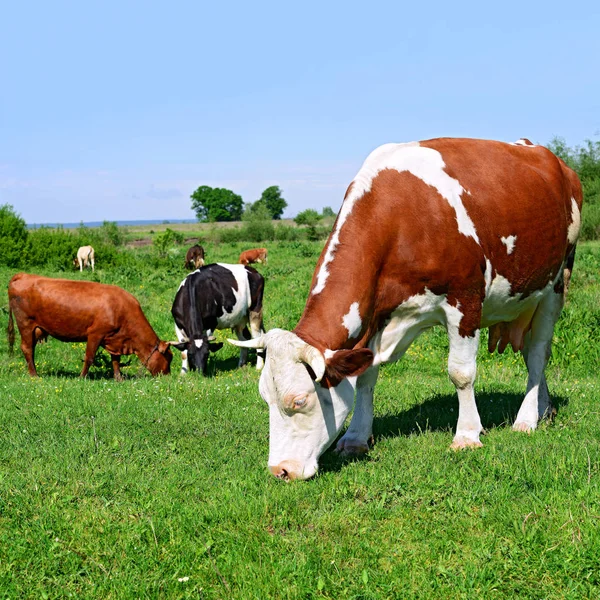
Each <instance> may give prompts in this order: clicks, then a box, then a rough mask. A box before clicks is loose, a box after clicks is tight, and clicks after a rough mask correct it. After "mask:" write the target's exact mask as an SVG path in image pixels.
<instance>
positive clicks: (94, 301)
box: [8, 273, 145, 339]
mask: <svg viewBox="0 0 600 600" xmlns="http://www.w3.org/2000/svg"><path fill="white" fill-rule="evenodd" d="M8 295H9V302H10V305H11V308H12V309H13V311H14V313H15V316H16V317H17V320H19V319H20V318H26V319H28V320H29V321H31V322H34V323H35V324H36V325H37V326H38V327H40V328H41V329H42V330H44V331H45V332H47V333H49V334H50V335H52V336H53V337H57V338H58V339H84V338H85V336H86V335H87V333H88V332H89V330H90V329H92V328H98V327H101V328H102V329H103V330H106V331H111V330H115V329H118V328H122V327H125V326H127V324H128V323H135V322H137V321H139V319H140V315H142V317H143V313H142V312H141V308H140V305H139V302H138V301H137V300H136V299H135V298H134V297H133V296H132V295H131V294H129V293H128V292H126V291H125V290H122V289H121V288H119V287H117V286H114V285H107V284H100V283H95V282H89V281H73V280H69V279H54V278H50V277H42V276H38V275H29V274H26V273H19V274H17V275H15V276H14V277H13V278H12V279H11V280H10V283H9V286H8ZM143 319H144V321H145V317H143Z"/></svg>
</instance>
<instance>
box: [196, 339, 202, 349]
mask: <svg viewBox="0 0 600 600" xmlns="http://www.w3.org/2000/svg"><path fill="white" fill-rule="evenodd" d="M203 343H204V340H194V345H195V346H196V348H202V344H203Z"/></svg>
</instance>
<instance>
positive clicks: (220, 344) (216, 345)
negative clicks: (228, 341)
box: [208, 342, 223, 352]
mask: <svg viewBox="0 0 600 600" xmlns="http://www.w3.org/2000/svg"><path fill="white" fill-rule="evenodd" d="M208 347H209V348H210V351H211V352H216V351H217V350H220V349H221V348H222V347H223V342H210V344H208Z"/></svg>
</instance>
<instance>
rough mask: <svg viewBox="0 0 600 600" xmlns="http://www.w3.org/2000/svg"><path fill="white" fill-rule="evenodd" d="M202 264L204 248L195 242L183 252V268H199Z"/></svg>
mask: <svg viewBox="0 0 600 600" xmlns="http://www.w3.org/2000/svg"><path fill="white" fill-rule="evenodd" d="M203 265H204V248H203V247H202V246H199V245H198V244H195V245H194V246H192V247H191V248H190V249H189V250H188V251H187V252H186V254H185V268H186V269H190V270H193V269H199V268H200V267H201V266H203Z"/></svg>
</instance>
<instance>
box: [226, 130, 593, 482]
mask: <svg viewBox="0 0 600 600" xmlns="http://www.w3.org/2000/svg"><path fill="white" fill-rule="evenodd" d="M582 199H583V196H582V190H581V183H580V182H579V180H578V178H577V175H576V174H575V172H574V171H573V170H571V169H570V168H569V167H568V166H567V165H566V164H565V163H564V162H563V161H562V160H560V159H559V158H557V157H556V156H555V155H554V154H552V152H550V150H548V149H547V148H544V147H543V146H535V145H533V144H532V143H531V142H529V141H527V140H520V141H519V142H517V143H515V144H508V143H503V142H494V141H488V140H473V139H451V138H440V139H433V140H426V141H423V142H411V143H408V144H386V145H385V146H381V147H380V148H377V149H376V150H374V151H373V152H372V153H371V154H370V155H369V157H368V158H367V159H366V161H365V163H364V164H363V166H362V168H361V169H360V171H359V172H358V174H357V175H356V177H355V178H354V181H353V182H352V183H351V184H350V186H349V187H348V191H347V192H346V197H345V199H344V203H343V204H342V207H341V209H340V212H339V214H338V217H337V220H336V222H335V226H334V229H333V231H332V233H331V235H330V236H329V239H328V241H327V243H326V245H325V248H324V249H323V252H322V253H321V257H320V259H319V262H318V263H317V266H316V269H315V273H314V275H313V279H312V284H311V290H310V293H309V296H308V300H307V302H306V307H305V308H304V312H303V314H302V317H301V318H300V321H299V323H298V324H297V325H296V327H295V329H294V330H293V331H284V330H282V329H272V330H271V331H268V332H267V333H266V334H265V335H263V336H260V337H256V338H254V339H252V340H250V341H247V342H241V341H235V342H233V343H235V344H236V345H238V346H245V347H254V348H265V349H266V350H267V352H266V359H265V366H264V369H263V371H262V375H261V378H260V385H259V391H260V394H261V395H262V397H263V398H264V400H266V401H267V403H268V404H269V410H270V452H269V463H268V464H269V468H270V470H271V472H272V473H273V474H274V475H275V476H276V477H279V478H282V479H306V478H307V477H311V476H312V475H313V474H314V473H315V472H316V471H317V466H318V459H319V456H320V455H321V454H322V453H323V452H324V451H325V450H326V449H327V447H328V446H329V445H330V444H332V443H333V442H334V440H335V439H336V437H337V436H338V434H339V432H340V431H341V429H342V427H343V426H344V423H345V421H346V417H347V416H348V414H349V413H350V411H351V410H352V406H353V405H354V403H355V400H356V404H355V405H354V414H353V416H352V421H351V422H350V426H349V427H348V430H347V431H346V433H345V434H344V436H343V437H342V438H341V439H340V440H339V441H338V443H337V449H338V450H339V451H340V452H342V453H345V454H360V453H363V452H366V451H368V449H369V443H370V440H371V436H372V434H373V429H372V428H373V391H374V388H375V383H376V381H377V373H378V371H379V367H380V365H382V364H384V363H386V362H390V361H395V360H398V359H399V358H400V357H401V356H402V355H403V354H404V353H405V352H406V350H407V348H408V347H409V346H410V344H411V343H412V341H413V340H414V339H415V338H416V337H417V336H419V334H421V333H422V332H423V331H425V330H427V329H429V328H430V327H433V326H435V325H440V326H442V327H444V328H445V329H446V331H447V334H448V342H449V354H448V375H449V376H450V380H451V381H452V383H453V384H454V386H455V387H456V391H457V395H458V423H457V427H456V434H455V436H454V440H453V442H452V448H455V449H459V448H466V447H477V446H481V442H480V440H479V435H480V433H481V432H482V424H481V420H480V417H479V412H478V410H477V405H476V403H475V392H474V382H475V374H476V361H477V350H478V347H479V337H480V332H481V330H482V329H484V328H489V342H488V348H489V350H490V351H492V352H493V351H494V350H495V349H496V347H497V348H498V351H499V352H502V351H503V350H504V349H505V347H506V346H507V345H508V344H510V345H511V346H512V348H513V350H514V351H515V352H516V351H519V350H520V351H522V353H523V358H524V360H525V364H526V366H527V370H528V372H529V377H528V380H527V388H526V391H525V397H524V399H523V402H522V404H521V407H520V409H519V412H518V414H517V417H516V420H515V423H514V424H513V429H514V430H515V431H523V432H531V431H533V430H534V429H536V427H537V425H538V422H539V420H540V419H542V418H544V417H546V416H548V415H551V414H552V406H551V403H550V396H549V394H548V387H547V385H546V378H545V376H544V369H545V367H546V363H547V361H548V357H549V356H550V347H551V343H552V335H553V330H554V324H555V323H556V321H557V319H558V317H559V315H560V311H561V308H562V305H563V288H564V280H565V275H568V274H570V271H571V267H572V257H573V253H574V252H575V244H576V243H577V238H578V235H579V229H580V225H581V204H582Z"/></svg>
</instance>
